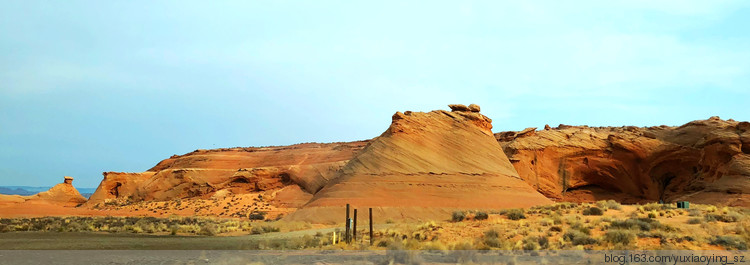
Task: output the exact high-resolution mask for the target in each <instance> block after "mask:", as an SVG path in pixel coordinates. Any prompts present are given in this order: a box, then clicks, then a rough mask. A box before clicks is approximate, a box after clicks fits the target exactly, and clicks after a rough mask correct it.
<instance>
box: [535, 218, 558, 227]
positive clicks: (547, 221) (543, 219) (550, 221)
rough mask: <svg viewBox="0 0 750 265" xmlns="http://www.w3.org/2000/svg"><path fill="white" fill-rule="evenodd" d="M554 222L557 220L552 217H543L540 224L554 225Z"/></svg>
mask: <svg viewBox="0 0 750 265" xmlns="http://www.w3.org/2000/svg"><path fill="white" fill-rule="evenodd" d="M554 223H555V221H553V220H552V219H549V218H542V219H541V220H539V224H540V225H541V226H550V225H552V224H554Z"/></svg>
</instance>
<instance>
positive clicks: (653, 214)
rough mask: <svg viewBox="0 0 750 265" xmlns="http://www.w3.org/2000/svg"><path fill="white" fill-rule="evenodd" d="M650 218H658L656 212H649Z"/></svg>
mask: <svg viewBox="0 0 750 265" xmlns="http://www.w3.org/2000/svg"><path fill="white" fill-rule="evenodd" d="M648 218H651V219H654V218H656V214H655V213H653V212H650V213H648Z"/></svg>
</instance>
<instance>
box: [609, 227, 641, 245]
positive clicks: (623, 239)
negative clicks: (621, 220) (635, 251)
mask: <svg viewBox="0 0 750 265" xmlns="http://www.w3.org/2000/svg"><path fill="white" fill-rule="evenodd" d="M633 240H635V234H633V232H630V231H628V230H622V229H615V230H610V231H607V233H605V234H604V241H607V242H610V243H612V244H622V245H628V244H630V242H632V241H633Z"/></svg>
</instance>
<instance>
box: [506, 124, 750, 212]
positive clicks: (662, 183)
mask: <svg viewBox="0 0 750 265" xmlns="http://www.w3.org/2000/svg"><path fill="white" fill-rule="evenodd" d="M495 137H496V138H497V140H498V141H499V143H500V144H501V146H502V147H503V149H504V151H505V153H506V154H507V155H508V157H509V158H510V161H511V163H513V166H514V167H515V169H516V170H517V171H518V173H519V174H520V176H521V177H522V178H523V179H524V180H525V181H526V182H527V183H529V184H530V185H532V186H533V187H534V188H536V189H537V190H538V191H539V192H541V193H543V194H544V195H545V196H547V197H549V198H553V199H556V200H566V201H593V200H601V199H615V200H618V201H622V202H626V203H627V202H648V201H660V200H661V201H665V202H672V201H678V200H689V201H694V202H699V203H719V204H727V205H738V206H749V205H750V200H749V199H750V198H749V197H748V193H750V123H747V122H736V121H733V120H728V121H725V120H721V119H719V118H718V117H712V118H710V119H708V120H700V121H693V122H690V123H687V124H685V125H683V126H679V127H670V126H657V127H647V128H639V127H633V126H625V127H588V126H569V125H560V126H558V127H557V128H547V127H545V130H542V131H536V130H535V129H533V130H530V129H526V130H524V131H521V132H502V133H497V134H495Z"/></svg>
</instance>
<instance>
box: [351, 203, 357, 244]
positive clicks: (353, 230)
mask: <svg viewBox="0 0 750 265" xmlns="http://www.w3.org/2000/svg"><path fill="white" fill-rule="evenodd" d="M352 239H353V240H354V242H355V243H356V242H357V209H354V228H352Z"/></svg>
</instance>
